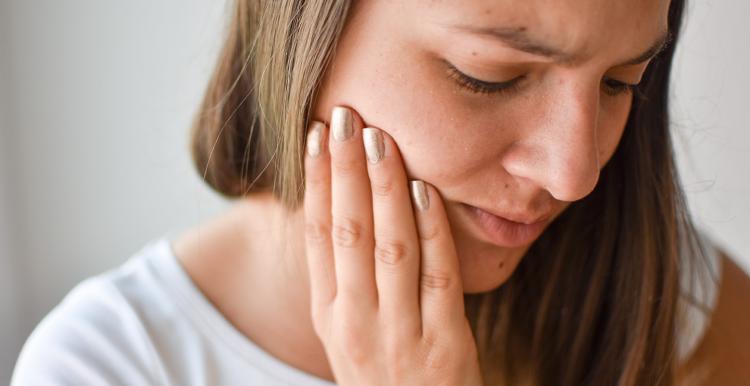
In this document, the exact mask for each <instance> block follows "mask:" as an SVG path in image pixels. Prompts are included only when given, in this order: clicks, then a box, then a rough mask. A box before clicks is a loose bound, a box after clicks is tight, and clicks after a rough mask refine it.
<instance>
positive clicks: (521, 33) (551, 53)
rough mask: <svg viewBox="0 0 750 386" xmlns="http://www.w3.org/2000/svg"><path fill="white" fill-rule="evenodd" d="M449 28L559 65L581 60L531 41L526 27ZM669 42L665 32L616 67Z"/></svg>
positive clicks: (657, 50) (650, 55)
mask: <svg viewBox="0 0 750 386" xmlns="http://www.w3.org/2000/svg"><path fill="white" fill-rule="evenodd" d="M450 27H451V28H453V29H457V30H460V31H463V32H469V33H472V34H477V35H484V36H489V37H492V38H496V39H499V40H501V41H502V42H504V43H505V44H507V45H508V46H510V47H512V48H514V49H517V50H520V51H523V52H527V53H530V54H532V55H537V56H543V57H547V58H551V59H553V60H554V61H555V62H559V63H566V64H572V63H576V62H578V61H579V60H580V59H581V58H580V57H579V56H578V55H576V54H571V53H567V52H563V51H561V50H560V49H558V48H555V47H550V46H548V45H545V44H544V43H542V42H539V41H536V40H534V39H532V38H531V36H529V34H527V33H526V27H499V28H482V27H474V26H466V25H454V26H450ZM671 41H672V35H671V33H670V32H669V31H666V32H664V33H663V34H662V35H661V36H659V38H657V39H656V41H654V43H653V44H651V46H650V47H649V48H648V49H647V50H646V51H644V52H643V53H641V54H638V55H636V56H635V57H633V58H630V59H628V60H626V61H624V62H622V63H620V64H619V65H618V67H619V66H630V65H635V64H640V63H643V62H645V61H647V60H649V59H651V58H653V57H655V56H656V55H658V54H660V53H661V52H662V51H664V49H666V48H667V47H668V46H669V43H670V42H671Z"/></svg>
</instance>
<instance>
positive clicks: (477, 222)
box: [462, 203, 548, 248]
mask: <svg viewBox="0 0 750 386" xmlns="http://www.w3.org/2000/svg"><path fill="white" fill-rule="evenodd" d="M462 206H464V208H465V209H466V212H467V213H468V216H469V218H470V220H471V221H470V222H471V226H472V227H473V228H475V230H476V232H477V233H478V234H479V235H480V237H481V238H482V239H484V240H485V241H488V242H491V243H493V244H496V245H499V246H503V247H512V248H514V247H520V246H525V245H528V244H530V243H531V242H533V241H534V240H535V239H536V238H538V237H539V235H541V233H542V231H543V230H544V228H545V227H546V225H547V219H548V216H535V217H531V216H525V217H522V216H513V217H512V218H514V219H515V220H520V221H514V220H510V219H508V218H506V217H503V216H498V215H496V214H494V213H491V212H488V211H486V210H484V209H481V208H478V207H475V206H471V205H468V204H463V203H462ZM529 219H531V220H529ZM523 221H528V223H526V222H523Z"/></svg>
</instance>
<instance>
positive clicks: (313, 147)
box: [307, 121, 324, 157]
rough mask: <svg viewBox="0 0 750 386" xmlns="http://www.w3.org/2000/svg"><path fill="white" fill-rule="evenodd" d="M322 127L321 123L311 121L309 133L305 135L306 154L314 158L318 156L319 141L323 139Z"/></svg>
mask: <svg viewBox="0 0 750 386" xmlns="http://www.w3.org/2000/svg"><path fill="white" fill-rule="evenodd" d="M323 128H324V125H323V123H321V122H318V121H313V122H312V123H311V124H310V131H308V133H307V153H308V154H310V156H312V157H315V156H317V155H318V154H320V147H321V139H322V137H323Z"/></svg>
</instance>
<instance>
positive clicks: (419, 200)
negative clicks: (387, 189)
mask: <svg viewBox="0 0 750 386" xmlns="http://www.w3.org/2000/svg"><path fill="white" fill-rule="evenodd" d="M409 188H410V189H409V190H411V199H412V202H414V205H415V206H416V207H417V209H419V210H420V211H425V210H427V209H429V208H430V199H429V198H428V196H427V187H425V185H424V182H423V181H420V180H412V181H409Z"/></svg>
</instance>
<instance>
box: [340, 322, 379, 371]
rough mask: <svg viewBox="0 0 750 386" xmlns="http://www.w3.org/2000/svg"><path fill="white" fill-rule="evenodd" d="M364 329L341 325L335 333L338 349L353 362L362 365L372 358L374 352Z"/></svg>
mask: <svg viewBox="0 0 750 386" xmlns="http://www.w3.org/2000/svg"><path fill="white" fill-rule="evenodd" d="M362 331H363V330H362V329H359V328H356V327H354V326H352V325H347V324H344V325H340V326H339V327H338V328H337V329H336V332H335V333H334V334H335V340H336V345H337V346H338V350H339V351H340V352H341V353H342V354H343V355H344V356H346V357H347V359H348V360H350V361H351V362H352V363H354V364H357V365H361V364H365V363H367V362H368V360H370V359H372V358H371V357H372V353H371V349H370V347H369V345H368V344H367V340H366V339H365V334H364V333H363V332H362Z"/></svg>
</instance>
